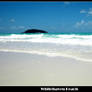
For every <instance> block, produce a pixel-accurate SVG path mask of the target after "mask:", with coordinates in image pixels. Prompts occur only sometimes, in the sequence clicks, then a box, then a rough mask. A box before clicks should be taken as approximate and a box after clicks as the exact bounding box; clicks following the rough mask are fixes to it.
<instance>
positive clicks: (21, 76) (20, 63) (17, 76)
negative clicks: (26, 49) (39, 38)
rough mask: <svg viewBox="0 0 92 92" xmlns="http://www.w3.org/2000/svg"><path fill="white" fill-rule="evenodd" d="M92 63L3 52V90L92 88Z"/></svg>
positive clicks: (0, 63)
mask: <svg viewBox="0 0 92 92" xmlns="http://www.w3.org/2000/svg"><path fill="white" fill-rule="evenodd" d="M91 72H92V63H91V62H83V61H78V60H75V59H71V58H65V57H48V56H45V55H37V54H26V53H15V52H0V86H92V73H91Z"/></svg>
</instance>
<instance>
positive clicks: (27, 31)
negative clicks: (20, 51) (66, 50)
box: [22, 29, 48, 33]
mask: <svg viewBox="0 0 92 92" xmlns="http://www.w3.org/2000/svg"><path fill="white" fill-rule="evenodd" d="M22 33H48V32H47V31H44V30H39V29H28V30H26V31H25V32H22Z"/></svg>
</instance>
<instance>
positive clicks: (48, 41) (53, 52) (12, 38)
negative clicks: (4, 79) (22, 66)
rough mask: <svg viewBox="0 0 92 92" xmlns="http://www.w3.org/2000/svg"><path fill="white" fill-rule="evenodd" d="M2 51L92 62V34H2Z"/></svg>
mask: <svg viewBox="0 0 92 92" xmlns="http://www.w3.org/2000/svg"><path fill="white" fill-rule="evenodd" d="M0 51H7V52H10V51H11V52H20V53H35V54H40V55H46V56H49V57H57V56H59V57H60V56H64V57H69V58H73V59H78V60H80V61H90V62H92V34H81V33H80V34H65V33H64V34H50V33H49V34H48V33H46V34H43V33H42V34H0Z"/></svg>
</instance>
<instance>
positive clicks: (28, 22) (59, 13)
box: [0, 1, 92, 33]
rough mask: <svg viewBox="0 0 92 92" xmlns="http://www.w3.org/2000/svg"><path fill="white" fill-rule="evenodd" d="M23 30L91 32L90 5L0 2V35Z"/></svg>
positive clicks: (91, 17) (80, 3)
mask: <svg viewBox="0 0 92 92" xmlns="http://www.w3.org/2000/svg"><path fill="white" fill-rule="evenodd" d="M27 29H41V30H45V31H48V32H49V33H92V2H91V1H90V2H87V1H85V2H84V1H82V2H81V1H79V2H78V1H76V2H75V1H74V2H73V1H70V2H69V1H57V2H56V1H53V2H51V1H49V2H48V1H43V2H42V1H38V2H37V1H27V2H26V1H20V2H19V1H15V2H14V1H13V2H12V1H4V2H3V1H0V33H21V32H24V31H25V30H27Z"/></svg>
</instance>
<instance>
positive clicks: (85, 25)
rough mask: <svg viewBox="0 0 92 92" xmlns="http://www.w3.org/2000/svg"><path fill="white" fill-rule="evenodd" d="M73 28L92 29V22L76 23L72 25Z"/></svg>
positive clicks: (82, 21)
mask: <svg viewBox="0 0 92 92" xmlns="http://www.w3.org/2000/svg"><path fill="white" fill-rule="evenodd" d="M74 27H75V28H84V27H85V28H92V21H84V20H81V21H80V22H76V24H75V25H74Z"/></svg>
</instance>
